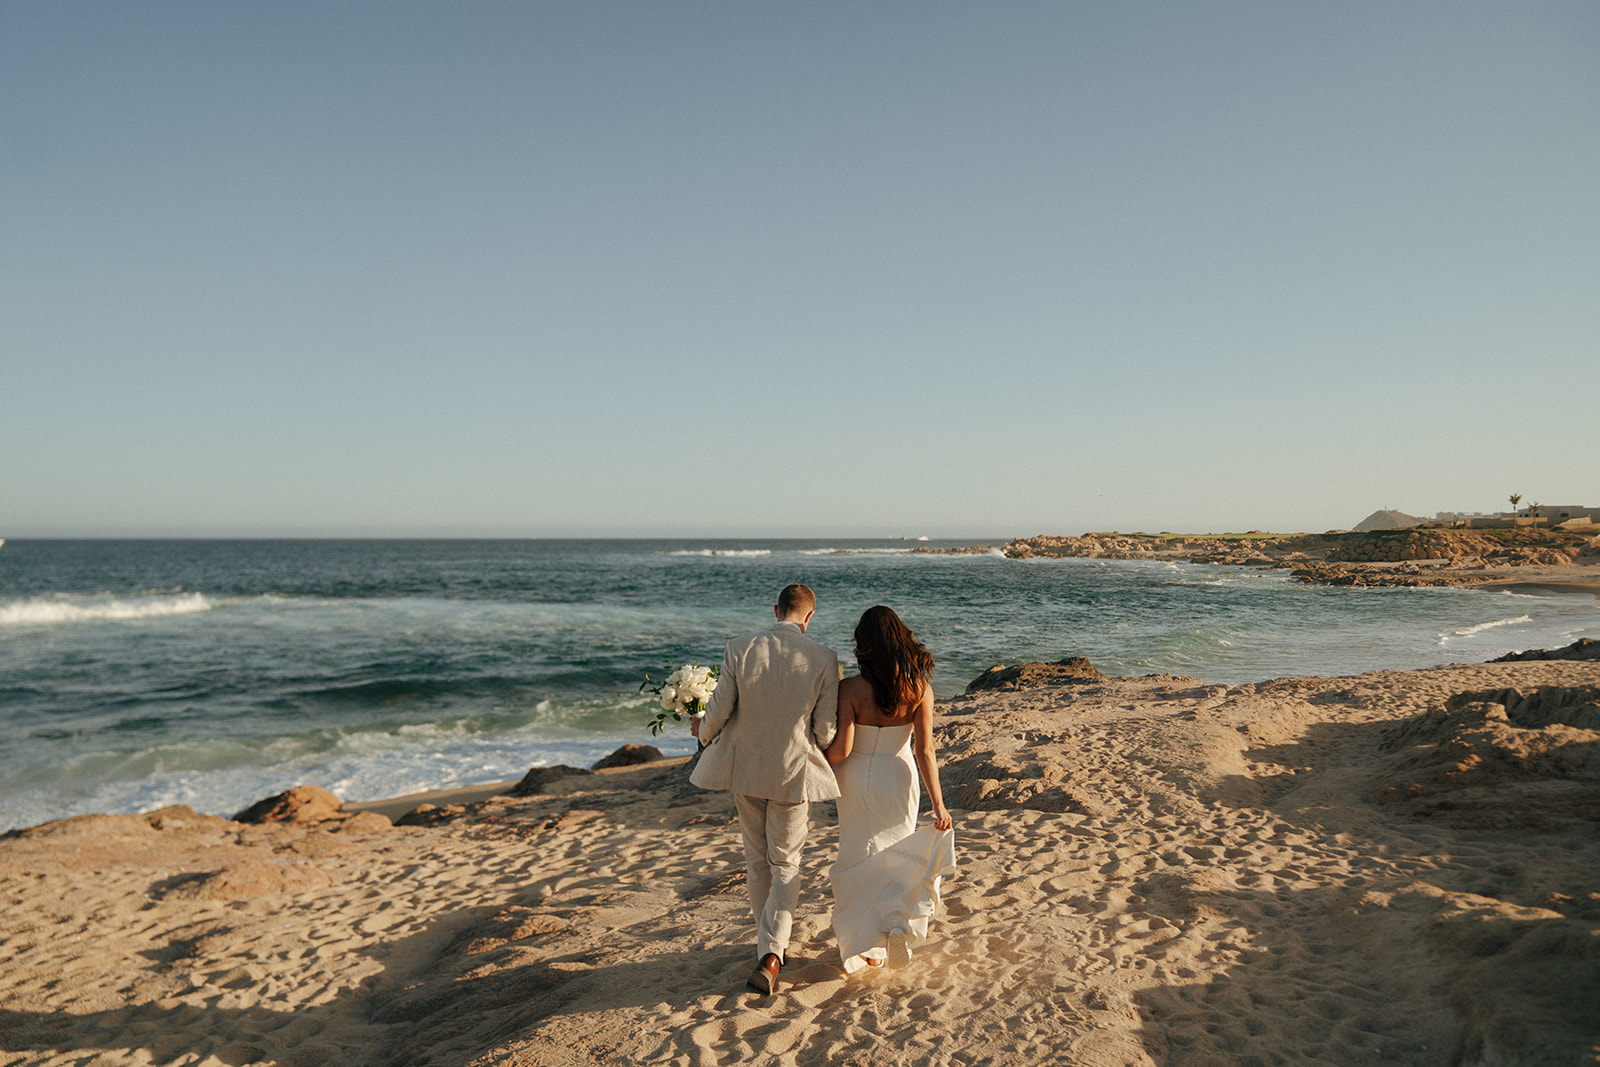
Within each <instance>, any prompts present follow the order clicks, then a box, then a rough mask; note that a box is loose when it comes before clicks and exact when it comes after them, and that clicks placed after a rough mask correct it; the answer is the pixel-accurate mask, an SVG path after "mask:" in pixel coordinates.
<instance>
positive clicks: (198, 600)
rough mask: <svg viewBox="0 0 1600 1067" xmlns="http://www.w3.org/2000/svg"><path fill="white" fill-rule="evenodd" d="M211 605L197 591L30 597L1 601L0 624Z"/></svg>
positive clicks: (157, 614) (149, 615)
mask: <svg viewBox="0 0 1600 1067" xmlns="http://www.w3.org/2000/svg"><path fill="white" fill-rule="evenodd" d="M213 606H214V605H213V604H212V602H211V601H210V600H207V599H206V598H205V596H204V595H202V594H200V593H183V594H181V595H178V596H154V597H140V598H121V597H119V598H104V597H77V596H74V597H31V598H29V599H27V600H15V601H12V602H11V603H9V604H0V626H41V625H49V624H52V623H64V622H98V621H105V620H124V619H156V618H161V617H162V616H166V615H193V614H195V613H197V612H201V611H210V610H211V609H212V607H213Z"/></svg>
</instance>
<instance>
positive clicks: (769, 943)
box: [733, 793, 811, 962]
mask: <svg viewBox="0 0 1600 1067" xmlns="http://www.w3.org/2000/svg"><path fill="white" fill-rule="evenodd" d="M733 802H734V804H735V805H736V806H737V807H738V809H739V829H740V830H741V831H742V832H743V834H744V864H745V885H746V886H747V887H748V888H749V890H750V911H751V913H752V914H753V915H754V916H755V919H756V961H757V962H760V960H761V958H762V957H763V956H765V955H767V953H769V952H770V953H773V954H775V955H776V956H777V957H778V959H780V960H783V959H786V958H787V957H788V953H789V935H790V933H791V932H792V931H793V929H794V911H795V908H796V907H797V906H798V905H799V903H800V853H801V852H802V851H803V850H804V848H805V844H806V830H807V829H808V828H809V827H810V825H811V802H810V801H807V800H802V801H799V802H797V803H792V804H791V803H785V802H783V801H779V800H768V799H766V798H765V797H752V796H745V795H744V794H742V793H735V794H734V795H733Z"/></svg>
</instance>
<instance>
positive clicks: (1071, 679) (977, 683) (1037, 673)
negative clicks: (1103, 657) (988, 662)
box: [966, 656, 1106, 693]
mask: <svg viewBox="0 0 1600 1067" xmlns="http://www.w3.org/2000/svg"><path fill="white" fill-rule="evenodd" d="M1105 680H1106V676H1105V675H1104V674H1101V673H1100V671H1099V669H1098V668H1096V667H1095V665H1094V664H1092V663H1090V662H1089V661H1088V660H1086V659H1084V658H1083V657H1082V656H1070V657H1068V658H1067V659H1062V660H1057V661H1056V662H1054V663H1023V664H1020V665H1019V666H1016V667H1008V666H1006V665H1005V664H1004V663H1000V664H996V665H995V666H993V667H990V668H989V669H988V670H986V671H984V672H983V673H982V674H980V675H978V676H977V677H976V678H974V679H973V680H972V681H970V682H968V683H967V688H966V692H968V693H983V692H992V691H996V690H998V691H1001V692H1012V691H1014V690H1017V689H1036V688H1038V687H1039V686H1043V685H1088V684H1090V683H1092V682H1103V681H1105Z"/></svg>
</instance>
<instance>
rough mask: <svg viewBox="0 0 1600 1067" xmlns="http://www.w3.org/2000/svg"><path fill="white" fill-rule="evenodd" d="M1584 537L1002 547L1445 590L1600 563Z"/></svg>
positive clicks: (1317, 537)
mask: <svg viewBox="0 0 1600 1067" xmlns="http://www.w3.org/2000/svg"><path fill="white" fill-rule="evenodd" d="M1593 540H1596V539H1593V538H1592V536H1591V535H1590V534H1589V533H1587V532H1579V531H1576V530H1568V529H1560V528H1556V529H1544V528H1539V527H1519V528H1515V529H1482V530H1470V529H1435V528H1428V529H1421V530H1388V531H1378V532H1372V531H1369V532H1364V533H1362V532H1351V531H1330V532H1328V533H1324V534H1294V535H1287V536H1281V537H1274V536H1268V535H1265V534H1262V533H1260V532H1259V531H1252V532H1251V533H1248V534H1226V535H1207V536H1204V537H1186V536H1178V535H1175V534H1161V535H1151V534H1118V533H1109V534H1107V533H1089V534H1084V535H1083V536H1082V537H1062V536H1054V535H1048V534H1042V535H1039V536H1037V537H1023V538H1015V539H1013V540H1011V541H1008V542H1006V544H1005V545H1004V546H1003V547H1002V549H1001V553H1002V554H1003V555H1005V556H1006V557H1008V558H1011V559H1035V558H1085V559H1164V560H1173V561H1175V562H1176V561H1182V562H1189V563H1211V564H1219V565H1226V566H1244V567H1272V568H1280V569H1288V570H1289V571H1290V572H1291V573H1292V574H1293V576H1294V577H1295V578H1296V579H1298V580H1299V581H1303V582H1316V583H1320V584H1325V585H1361V586H1450V585H1479V584H1482V583H1483V582H1484V581H1485V579H1486V577H1487V572H1489V571H1491V570H1494V569H1498V568H1513V567H1561V566H1567V565H1570V564H1572V563H1574V562H1582V563H1589V562H1591V561H1596V562H1600V548H1596V547H1595V546H1594V545H1593V544H1592V541H1593Z"/></svg>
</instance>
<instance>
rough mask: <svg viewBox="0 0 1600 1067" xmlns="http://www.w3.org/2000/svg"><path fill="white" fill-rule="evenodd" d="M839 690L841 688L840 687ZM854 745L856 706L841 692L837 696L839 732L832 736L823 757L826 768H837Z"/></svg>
mask: <svg viewBox="0 0 1600 1067" xmlns="http://www.w3.org/2000/svg"><path fill="white" fill-rule="evenodd" d="M840 688H841V690H842V689H843V687H842V686H841V687H840ZM855 743H856V706H855V701H854V700H851V699H850V698H849V697H848V696H846V695H845V694H844V693H843V692H841V693H840V694H839V730H838V732H837V733H835V734H834V735H833V743H832V744H830V745H829V746H828V750H827V751H826V752H825V753H823V755H824V756H825V757H826V758H827V760H828V766H830V767H837V766H839V764H841V763H843V762H844V760H845V757H846V756H848V755H850V749H851V748H852V747H853V746H854V745H855Z"/></svg>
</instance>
